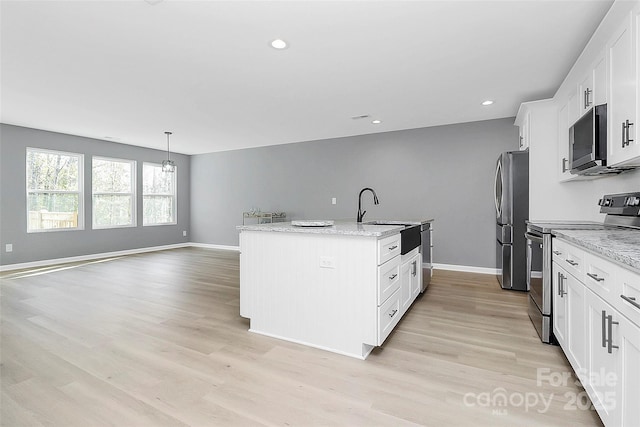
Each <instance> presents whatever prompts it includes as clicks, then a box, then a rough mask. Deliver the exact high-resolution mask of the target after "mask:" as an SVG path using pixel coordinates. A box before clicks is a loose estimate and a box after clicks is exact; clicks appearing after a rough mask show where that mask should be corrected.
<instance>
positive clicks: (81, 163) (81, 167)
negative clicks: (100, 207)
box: [24, 147, 84, 233]
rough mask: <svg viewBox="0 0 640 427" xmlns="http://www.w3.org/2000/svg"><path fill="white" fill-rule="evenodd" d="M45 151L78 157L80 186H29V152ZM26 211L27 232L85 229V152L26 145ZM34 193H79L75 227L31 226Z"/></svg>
mask: <svg viewBox="0 0 640 427" xmlns="http://www.w3.org/2000/svg"><path fill="white" fill-rule="evenodd" d="M30 152H35V153H44V154H54V155H63V156H70V157H76V158H77V159H78V177H77V179H76V181H77V183H78V188H77V190H75V191H67V190H36V189H30V188H29V176H28V175H27V174H28V172H29V153H30ZM24 158H25V162H24V165H25V171H24V176H25V183H24V188H25V190H26V191H25V194H26V200H25V213H26V218H27V233H50V232H57V231H78V230H84V154H82V153H72V152H69V151H61V150H51V149H47V148H37V147H26V150H25V157H24ZM32 194H77V195H78V218H77V224H76V226H75V227H64V228H35V229H32V228H30V219H29V212H30V210H29V208H30V206H29V196H30V195H32Z"/></svg>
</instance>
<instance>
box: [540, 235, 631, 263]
mask: <svg viewBox="0 0 640 427" xmlns="http://www.w3.org/2000/svg"><path fill="white" fill-rule="evenodd" d="M553 234H554V235H555V236H557V237H559V238H562V239H564V240H566V241H568V242H571V243H573V244H575V245H577V246H580V247H582V248H585V249H588V250H590V251H591V252H595V253H596V254H600V255H603V256H604V257H606V258H608V259H610V260H613V261H616V262H618V263H619V264H622V265H624V266H626V267H627V268H630V269H632V270H634V271H635V272H636V273H640V230H630V229H625V230H623V229H605V230H553Z"/></svg>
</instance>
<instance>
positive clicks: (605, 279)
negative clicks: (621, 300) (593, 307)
mask: <svg viewBox="0 0 640 427" xmlns="http://www.w3.org/2000/svg"><path fill="white" fill-rule="evenodd" d="M618 269H619V267H618V266H617V265H615V264H613V263H612V262H609V261H607V260H605V259H603V258H600V257H598V256H596V255H593V254H591V253H585V257H584V283H585V285H586V286H587V287H588V288H589V289H591V290H592V291H593V292H594V293H595V294H596V295H598V296H600V298H602V299H604V300H605V301H607V302H609V303H612V302H613V301H614V300H615V298H614V296H615V294H616V293H617V294H618V296H619V295H620V292H619V291H616V288H619V286H618V285H617V282H616V272H617V271H618Z"/></svg>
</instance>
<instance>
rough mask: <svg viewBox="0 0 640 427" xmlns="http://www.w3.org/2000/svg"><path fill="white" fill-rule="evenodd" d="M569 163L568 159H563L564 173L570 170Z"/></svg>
mask: <svg viewBox="0 0 640 427" xmlns="http://www.w3.org/2000/svg"><path fill="white" fill-rule="evenodd" d="M567 163H569V160H567V158H566V157H563V158H562V172H563V173H564V172H566V171H568V170H569V168H568V167H567Z"/></svg>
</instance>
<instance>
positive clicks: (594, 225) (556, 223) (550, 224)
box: [525, 220, 606, 233]
mask: <svg viewBox="0 0 640 427" xmlns="http://www.w3.org/2000/svg"><path fill="white" fill-rule="evenodd" d="M525 222H526V223H527V225H529V226H532V227H535V228H538V229H540V230H541V231H542V232H543V233H551V232H552V231H555V230H572V229H574V230H600V229H603V228H606V226H605V225H604V223H602V222H596V221H562V220H542V221H536V220H527V221H525Z"/></svg>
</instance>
